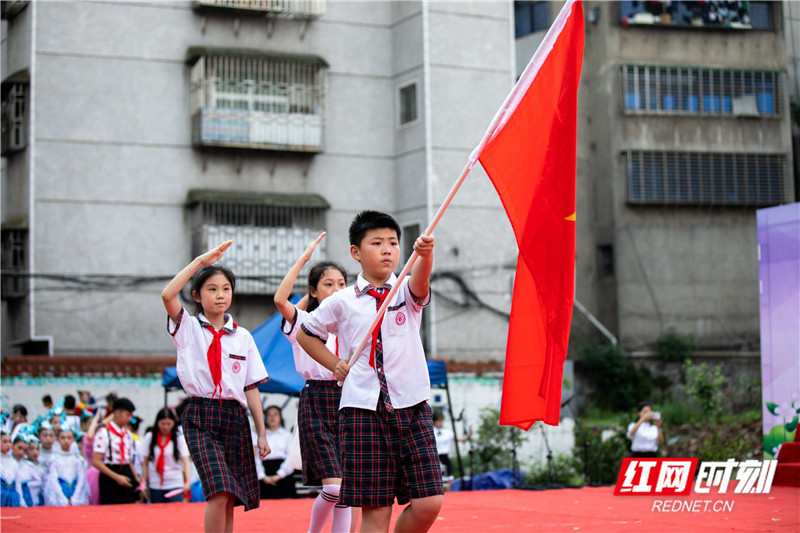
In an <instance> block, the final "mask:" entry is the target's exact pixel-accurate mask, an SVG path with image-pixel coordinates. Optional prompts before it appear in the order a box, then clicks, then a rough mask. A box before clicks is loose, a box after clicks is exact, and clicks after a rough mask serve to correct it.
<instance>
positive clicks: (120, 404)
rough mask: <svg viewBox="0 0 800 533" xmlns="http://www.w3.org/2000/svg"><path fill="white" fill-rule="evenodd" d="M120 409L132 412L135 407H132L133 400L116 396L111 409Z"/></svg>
mask: <svg viewBox="0 0 800 533" xmlns="http://www.w3.org/2000/svg"><path fill="white" fill-rule="evenodd" d="M120 409H122V410H123V411H130V412H131V413H132V412H134V411H135V410H136V407H134V405H133V402H132V401H130V400H129V399H127V398H117V399H116V400H114V406H113V407H112V410H113V411H118V410H120Z"/></svg>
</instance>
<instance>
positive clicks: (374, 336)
mask: <svg viewBox="0 0 800 533" xmlns="http://www.w3.org/2000/svg"><path fill="white" fill-rule="evenodd" d="M367 294H369V295H370V296H372V297H373V298H376V299H377V300H378V303H377V307H378V309H380V307H381V306H382V305H383V302H384V301H385V300H386V297H387V296H389V291H387V290H384V291H383V292H380V291H378V290H377V289H368V290H367ZM384 316H385V314H384V315H381V318H380V320H378V323H377V324H375V329H373V330H372V346H371V347H370V349H369V366H371V367H372V368H375V346H376V345H377V344H378V334H379V333H380V332H381V324H383V317H384Z"/></svg>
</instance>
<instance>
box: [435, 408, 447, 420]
mask: <svg viewBox="0 0 800 533" xmlns="http://www.w3.org/2000/svg"><path fill="white" fill-rule="evenodd" d="M439 420H444V413H442V411H441V410H440V409H434V410H433V421H434V422H438V421H439Z"/></svg>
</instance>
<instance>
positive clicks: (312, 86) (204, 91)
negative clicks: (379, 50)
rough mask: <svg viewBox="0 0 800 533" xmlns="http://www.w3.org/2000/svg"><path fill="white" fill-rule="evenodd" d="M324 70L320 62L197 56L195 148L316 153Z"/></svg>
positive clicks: (319, 140) (321, 123) (321, 122)
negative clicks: (214, 147) (213, 147)
mask: <svg viewBox="0 0 800 533" xmlns="http://www.w3.org/2000/svg"><path fill="white" fill-rule="evenodd" d="M325 67H326V65H325V64H324V62H322V61H320V60H314V61H308V60H293V59H291V58H288V59H286V58H269V57H236V56H203V57H200V58H199V59H198V60H197V62H196V63H195V64H194V65H193V66H192V95H191V101H192V120H193V125H192V126H193V135H192V137H193V142H194V144H195V145H198V146H230V147H241V148H258V149H267V150H282V151H295V152H319V151H321V150H322V147H323V137H322V132H323V126H324V120H323V116H324V115H323V112H324V96H325V95H324V93H325V89H324V83H325V81H324V77H325Z"/></svg>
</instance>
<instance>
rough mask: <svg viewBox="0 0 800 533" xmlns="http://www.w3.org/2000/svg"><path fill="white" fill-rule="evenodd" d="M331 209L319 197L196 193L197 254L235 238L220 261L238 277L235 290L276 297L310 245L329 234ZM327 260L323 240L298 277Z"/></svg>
mask: <svg viewBox="0 0 800 533" xmlns="http://www.w3.org/2000/svg"><path fill="white" fill-rule="evenodd" d="M328 208H329V205H328V203H327V202H326V201H325V200H324V199H323V198H322V197H320V196H317V195H283V194H274V193H256V192H253V193H229V192H225V191H209V190H193V191H190V192H189V199H188V202H187V209H188V212H189V214H190V220H191V223H192V227H193V253H194V254H196V255H199V254H200V253H203V252H205V251H207V250H210V249H211V248H213V247H215V246H217V245H218V244H219V243H221V242H223V241H225V240H228V239H233V241H234V244H233V246H231V248H230V249H229V250H228V251H227V252H225V257H224V258H223V259H222V263H223V264H224V265H225V266H227V267H229V268H230V269H231V270H233V273H234V274H236V292H237V293H240V294H273V293H274V292H275V290H276V289H277V288H278V285H279V284H280V282H281V280H282V279H283V276H285V275H286V272H288V271H289V269H290V268H291V267H292V265H293V264H294V263H295V261H296V260H297V258H298V257H299V256H300V254H301V253H302V252H303V250H304V249H305V247H306V245H307V244H308V243H309V242H310V241H312V240H313V239H315V238H316V237H317V236H318V235H319V234H320V233H321V232H323V231H325V211H326V210H327V209H328ZM325 257H326V241H325V240H324V239H323V241H322V242H321V243H320V244H319V246H317V248H316V250H315V251H314V256H313V260H312V261H309V263H308V264H307V265H306V266H305V267H303V270H301V272H300V276H299V277H298V279H302V277H303V276H307V275H308V268H309V266H310V265H311V264H313V263H315V262H316V261H318V260H321V259H324V258H325Z"/></svg>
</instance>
